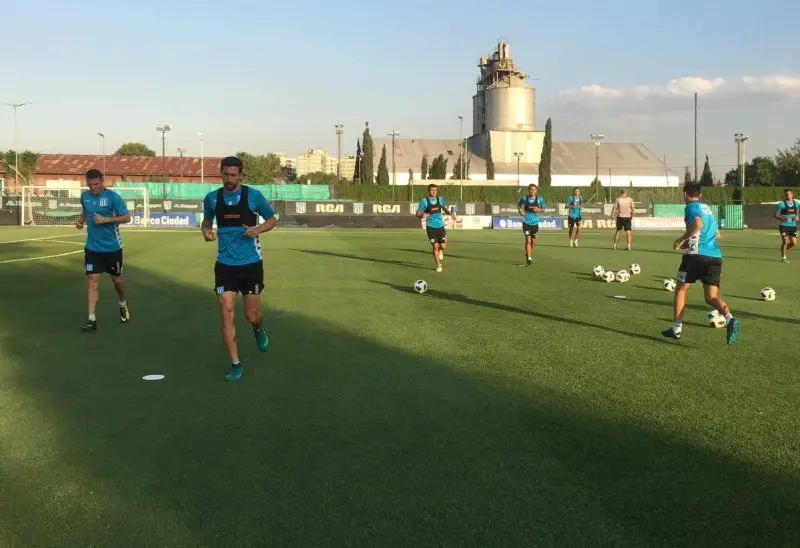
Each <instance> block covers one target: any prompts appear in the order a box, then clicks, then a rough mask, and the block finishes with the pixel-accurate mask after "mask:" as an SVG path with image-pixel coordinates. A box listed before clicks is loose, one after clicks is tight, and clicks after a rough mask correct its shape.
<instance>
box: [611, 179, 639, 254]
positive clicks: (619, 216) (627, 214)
mask: <svg viewBox="0 0 800 548" xmlns="http://www.w3.org/2000/svg"><path fill="white" fill-rule="evenodd" d="M634 208H635V204H634V202H633V198H631V197H630V196H628V189H627V188H623V189H622V191H621V192H620V193H619V198H617V199H616V200H614V208H613V209H612V210H611V218H612V219H616V220H617V231H616V232H615V233H614V249H617V242H619V234H620V232H622V231H623V230H624V231H625V237H626V239H627V241H628V251H630V250H631V241H632V240H633V234H632V233H631V228H632V226H631V225H632V224H633V212H634Z"/></svg>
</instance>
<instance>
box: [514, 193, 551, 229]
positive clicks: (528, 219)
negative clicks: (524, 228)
mask: <svg viewBox="0 0 800 548" xmlns="http://www.w3.org/2000/svg"><path fill="white" fill-rule="evenodd" d="M517 206H518V207H521V208H522V209H524V210H525V224H528V225H538V224H539V214H538V213H536V212H535V211H532V210H531V208H533V207H540V208H542V209H544V208H546V207H547V203H546V202H545V201H544V198H542V197H541V196H539V195H538V194H537V195H536V197H535V198H534V197H533V196H523V197H522V198H520V199H519V202H518V203H517Z"/></svg>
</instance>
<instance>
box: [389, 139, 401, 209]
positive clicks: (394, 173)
mask: <svg viewBox="0 0 800 548" xmlns="http://www.w3.org/2000/svg"><path fill="white" fill-rule="evenodd" d="M386 135H391V136H392V201H394V193H395V187H396V186H397V171H396V169H395V155H394V150H395V140H396V138H397V136H398V135H400V132H399V131H397V130H394V131H392V132H391V133H387V134H386Z"/></svg>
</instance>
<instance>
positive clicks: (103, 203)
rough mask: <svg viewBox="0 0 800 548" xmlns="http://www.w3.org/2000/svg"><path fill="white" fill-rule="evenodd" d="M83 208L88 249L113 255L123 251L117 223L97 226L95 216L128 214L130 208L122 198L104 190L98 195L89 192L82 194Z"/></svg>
mask: <svg viewBox="0 0 800 548" xmlns="http://www.w3.org/2000/svg"><path fill="white" fill-rule="evenodd" d="M81 207H83V214H84V216H85V217H86V249H89V250H91V251H96V252H97V253H113V252H115V251H119V250H120V249H122V235H121V234H120V233H119V225H118V224H117V223H103V224H101V225H98V224H95V222H94V216H95V215H100V216H101V217H120V216H122V215H127V214H128V206H127V205H125V200H123V199H122V196H120V195H119V194H117V193H116V192H114V191H113V190H109V189H107V188H106V189H104V190H103V192H101V193H100V194H98V195H94V194H92V192H91V191H89V190H84V191H83V193H81Z"/></svg>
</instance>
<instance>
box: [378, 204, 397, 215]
mask: <svg viewBox="0 0 800 548" xmlns="http://www.w3.org/2000/svg"><path fill="white" fill-rule="evenodd" d="M372 212H373V213H400V204H394V205H392V204H372Z"/></svg>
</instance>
